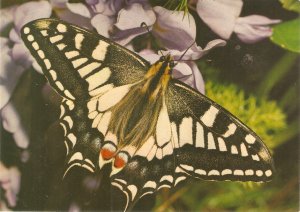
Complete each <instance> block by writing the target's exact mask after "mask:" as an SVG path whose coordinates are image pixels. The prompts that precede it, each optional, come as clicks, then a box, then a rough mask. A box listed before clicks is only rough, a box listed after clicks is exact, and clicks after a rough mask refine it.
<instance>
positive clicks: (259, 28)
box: [197, 0, 280, 43]
mask: <svg viewBox="0 0 300 212" xmlns="http://www.w3.org/2000/svg"><path fill="white" fill-rule="evenodd" d="M242 6H243V2H242V0H234V1H232V0H218V1H212V0H198V2H197V12H198V15H199V16H200V18H201V19H202V20H203V21H204V22H205V23H206V24H207V25H208V26H209V27H210V28H211V29H212V30H213V31H214V32H215V33H216V34H218V35H219V36H220V37H221V38H223V39H226V40H227V39H229V38H230V36H231V35H232V33H236V35H237V36H238V38H239V39H240V40H241V41H243V42H245V43H255V42H258V41H260V40H262V39H264V38H267V37H270V36H271V35H272V29H271V28H270V27H269V25H271V24H276V23H279V22H280V20H272V19H269V18H267V17H265V16H261V15H250V16H246V17H239V16H240V13H241V10H242Z"/></svg>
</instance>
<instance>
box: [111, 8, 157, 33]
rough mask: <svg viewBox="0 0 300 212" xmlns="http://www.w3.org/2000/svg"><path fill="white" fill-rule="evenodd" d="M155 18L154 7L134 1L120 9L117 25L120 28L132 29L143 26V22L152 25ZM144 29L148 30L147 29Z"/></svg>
mask: <svg viewBox="0 0 300 212" xmlns="http://www.w3.org/2000/svg"><path fill="white" fill-rule="evenodd" d="M155 20H156V18H155V14H154V12H153V11H152V9H147V8H144V7H143V6H142V5H141V4H138V3H134V4H132V5H130V6H129V7H126V8H123V9H121V10H120V12H119V14H118V18H117V22H116V24H115V26H116V27H117V28H118V29H120V30H130V29H134V28H141V24H142V23H143V22H145V23H146V24H147V25H148V26H152V25H153V24H154V22H155ZM144 31H145V32H146V30H144Z"/></svg>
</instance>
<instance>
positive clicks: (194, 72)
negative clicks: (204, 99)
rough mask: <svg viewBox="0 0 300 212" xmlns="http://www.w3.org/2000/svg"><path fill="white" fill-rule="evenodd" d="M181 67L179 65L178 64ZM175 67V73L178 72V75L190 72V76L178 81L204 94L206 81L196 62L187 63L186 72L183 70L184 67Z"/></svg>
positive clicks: (180, 78)
mask: <svg viewBox="0 0 300 212" xmlns="http://www.w3.org/2000/svg"><path fill="white" fill-rule="evenodd" d="M178 65H179V64H178ZM178 65H177V66H175V67H174V71H173V73H174V72H175V71H176V72H177V73H180V72H181V73H184V72H186V73H187V72H190V73H191V74H190V75H186V76H183V77H179V78H177V77H176V76H175V78H177V79H178V80H180V81H182V82H183V83H185V84H187V85H189V86H191V87H192V88H194V89H196V90H198V91H199V92H200V93H202V94H204V92H205V91H204V80H203V77H202V75H201V73H200V70H199V69H198V66H197V65H196V63H194V62H192V61H191V62H186V63H185V68H186V70H183V69H182V67H183V66H178Z"/></svg>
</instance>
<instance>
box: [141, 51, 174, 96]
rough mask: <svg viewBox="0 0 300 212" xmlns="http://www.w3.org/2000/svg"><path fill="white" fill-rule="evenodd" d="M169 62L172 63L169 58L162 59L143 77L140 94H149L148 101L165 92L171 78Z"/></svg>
mask: <svg viewBox="0 0 300 212" xmlns="http://www.w3.org/2000/svg"><path fill="white" fill-rule="evenodd" d="M170 61H172V60H171V57H170V56H167V58H165V57H162V58H161V59H160V60H158V61H157V62H156V63H154V64H153V65H152V66H151V67H150V68H149V70H148V72H147V74H146V75H145V83H144V86H143V88H142V92H143V93H147V92H148V93H149V94H150V95H149V101H153V100H155V99H156V98H157V97H158V96H159V95H161V94H163V93H164V92H165V90H166V88H167V86H168V83H169V80H170V78H171V75H170V74H171V70H172V69H171V67H170Z"/></svg>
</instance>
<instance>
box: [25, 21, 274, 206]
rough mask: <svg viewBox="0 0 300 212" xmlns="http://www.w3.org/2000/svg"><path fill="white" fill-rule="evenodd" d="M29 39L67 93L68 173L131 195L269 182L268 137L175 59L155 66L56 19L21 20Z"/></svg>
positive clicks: (41, 62) (131, 198)
mask: <svg viewBox="0 0 300 212" xmlns="http://www.w3.org/2000/svg"><path fill="white" fill-rule="evenodd" d="M22 38H23V40H24V42H25V44H26V46H27V47H28V49H29V50H30V52H31V54H32V55H33V56H34V57H35V58H36V60H37V62H38V63H39V65H40V66H41V67H42V69H43V72H44V74H45V76H46V78H47V79H48V81H49V83H50V85H51V86H52V87H53V89H54V90H55V91H56V92H57V93H59V94H60V95H61V96H62V97H63V99H64V100H63V102H62V104H61V111H62V112H61V116H60V123H61V125H62V127H63V129H64V138H65V140H64V142H65V144H66V152H67V156H66V171H65V174H64V176H65V177H67V174H68V171H69V170H70V169H72V167H74V166H79V167H82V168H84V169H87V170H89V171H90V172H92V173H95V174H97V173H98V172H101V170H102V169H103V167H104V166H106V165H108V164H110V165H111V173H110V178H111V184H112V185H113V186H115V187H117V188H119V189H120V190H121V191H122V192H123V193H124V194H125V196H126V198H127V204H126V206H125V209H126V208H128V207H130V205H132V204H133V203H134V202H136V201H137V200H138V199H139V198H140V197H142V196H144V195H147V194H151V193H153V192H155V191H157V190H159V189H161V188H163V187H168V188H171V187H173V186H176V185H177V184H178V183H180V182H182V181H184V180H185V179H187V178H189V177H194V178H200V179H205V180H238V181H257V182H261V181H269V180H270V179H271V177H272V174H273V171H274V167H273V162H272V158H271V156H270V153H269V151H268V149H267V147H266V146H265V145H264V143H263V142H262V141H261V139H260V138H259V137H258V136H257V135H256V134H255V133H254V132H253V131H251V130H250V129H249V128H248V127H246V126H245V125H244V124H243V123H242V122H240V121H239V120H238V119H237V118H236V117H234V116H233V115H232V114H230V113H229V112H228V111H226V110H225V109H224V108H222V107H221V106H219V105H217V104H216V103H214V102H213V101H211V100H210V99H208V98H207V97H205V96H203V95H202V94H200V93H199V92H197V91H196V90H194V89H192V88H190V87H189V86H187V85H185V84H184V83H182V82H180V81H178V80H176V79H173V78H172V76H171V74H172V67H173V62H172V57H171V56H169V55H167V56H166V57H165V58H162V59H161V60H159V61H157V62H156V63H154V64H153V65H150V64H149V62H147V61H145V60H144V59H143V58H141V57H140V56H138V55H137V54H135V53H133V52H131V51H129V50H127V49H125V48H123V47H122V46H120V45H118V44H116V43H114V42H113V41H111V40H109V39H107V38H105V37H103V36H100V35H98V34H96V33H94V32H90V31H87V30H85V29H82V28H80V27H77V26H74V25H70V24H68V23H65V22H62V21H58V20H55V19H41V20H36V21H33V22H31V23H29V24H27V25H25V26H24V28H23V31H22Z"/></svg>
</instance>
